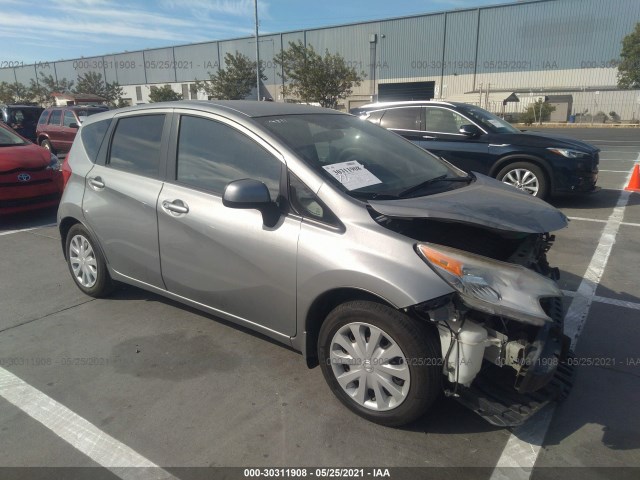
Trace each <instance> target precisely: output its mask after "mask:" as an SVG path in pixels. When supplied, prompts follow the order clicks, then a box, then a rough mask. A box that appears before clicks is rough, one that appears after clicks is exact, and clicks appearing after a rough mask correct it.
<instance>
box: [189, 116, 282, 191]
mask: <svg viewBox="0 0 640 480" xmlns="http://www.w3.org/2000/svg"><path fill="white" fill-rule="evenodd" d="M281 170H282V162H281V161H280V160H278V159H277V158H276V157H274V156H273V155H271V154H270V153H269V152H267V151H266V150H265V149H264V148H262V147H261V146H260V145H258V144H257V143H256V142H254V141H253V140H252V139H251V138H249V137H247V136H246V135H244V134H243V133H241V132H239V131H237V130H235V129H233V128H231V127H229V126H227V125H224V124H222V123H219V122H216V121H213V120H208V119H206V118H198V117H189V116H183V117H182V119H181V120H180V137H179V139H178V171H177V180H178V182H180V183H184V184H186V185H190V186H193V187H196V188H201V189H203V190H208V191H210V192H213V193H218V194H222V192H223V191H224V187H225V186H226V185H227V184H228V183H229V182H232V181H234V180H240V179H243V178H253V179H254V180H259V181H261V182H263V183H264V184H265V185H266V186H267V188H268V189H269V194H270V195H271V200H276V199H277V198H278V197H279V194H280V174H281Z"/></svg>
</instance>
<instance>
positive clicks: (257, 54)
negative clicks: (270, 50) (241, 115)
mask: <svg viewBox="0 0 640 480" xmlns="http://www.w3.org/2000/svg"><path fill="white" fill-rule="evenodd" d="M253 5H254V8H255V14H256V96H257V97H258V101H260V38H259V37H258V0H253Z"/></svg>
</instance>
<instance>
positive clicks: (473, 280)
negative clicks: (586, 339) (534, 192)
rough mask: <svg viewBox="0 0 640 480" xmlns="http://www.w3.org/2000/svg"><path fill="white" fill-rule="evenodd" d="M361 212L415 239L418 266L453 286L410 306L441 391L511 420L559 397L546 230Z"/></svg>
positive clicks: (561, 381) (555, 305) (489, 415)
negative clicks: (435, 359) (432, 352)
mask: <svg viewBox="0 0 640 480" xmlns="http://www.w3.org/2000/svg"><path fill="white" fill-rule="evenodd" d="M371 213H372V217H373V218H374V219H375V220H376V221H377V222H378V223H379V224H380V225H382V226H384V227H385V228H388V229H390V230H393V231H395V232H397V233H400V234H402V235H405V236H407V237H410V238H412V239H414V240H416V241H417V242H420V243H419V244H418V245H417V249H418V250H420V249H421V250H422V256H423V259H425V261H426V263H427V264H429V265H430V266H431V267H432V269H434V271H436V273H438V274H439V275H440V276H441V277H442V278H443V279H444V280H445V281H447V283H449V284H450V285H452V287H454V288H455V289H456V290H458V291H457V292H456V293H452V294H450V295H447V296H444V297H441V298H438V299H434V300H431V301H429V302H425V303H423V304H419V305H416V306H414V307H413V308H412V312H411V313H412V314H413V315H415V316H416V317H417V318H419V319H421V320H423V321H425V322H429V323H430V324H433V325H435V327H436V328H437V331H438V334H439V337H440V343H441V348H442V360H443V375H444V376H445V382H444V385H445V394H447V395H449V396H452V397H454V398H456V399H457V400H458V401H460V402H461V403H463V404H465V405H466V406H468V407H470V408H471V409H473V410H474V411H476V413H478V414H480V415H481V416H483V417H484V418H485V419H486V420H488V421H489V422H491V423H493V424H495V425H500V426H514V425H519V424H521V423H522V422H524V420H526V418H528V417H529V416H530V415H532V414H533V413H535V412H536V411H537V410H539V409H540V408H542V407H543V406H544V405H545V404H546V403H548V402H549V401H552V400H556V399H560V398H563V397H564V396H566V394H567V393H568V390H569V389H570V385H571V382H572V375H573V372H572V369H571V368H570V367H569V366H568V365H566V359H567V357H568V356H569V355H570V352H569V346H570V342H569V339H568V337H566V336H565V335H564V333H563V309H562V303H561V297H562V293H561V292H560V290H559V289H558V287H557V285H556V284H555V281H556V280H558V278H559V271H558V269H556V268H551V267H550V266H549V264H548V262H547V258H546V253H547V251H548V250H549V248H551V246H552V244H553V241H554V236H553V235H549V234H548V233H521V232H514V231H508V230H497V229H493V228H488V227H484V226H479V225H470V224H464V223H460V222H455V221H454V222H452V221H442V220H436V219H433V218H402V217H389V216H386V215H380V214H378V213H377V212H374V211H372V212H371ZM419 253H420V252H419ZM469 253H470V254H471V255H469ZM488 259H491V260H488ZM496 260H497V261H498V262H494V261H496ZM503 262H504V263H503ZM485 264H486V265H485ZM506 264H509V265H506ZM509 269H511V270H513V271H512V272H511V273H510V275H507V274H504V273H503V272H504V271H507V270H509ZM534 272H535V273H534ZM509 297H512V301H511V304H510V305H506V302H507V300H509ZM501 304H505V305H503V306H501Z"/></svg>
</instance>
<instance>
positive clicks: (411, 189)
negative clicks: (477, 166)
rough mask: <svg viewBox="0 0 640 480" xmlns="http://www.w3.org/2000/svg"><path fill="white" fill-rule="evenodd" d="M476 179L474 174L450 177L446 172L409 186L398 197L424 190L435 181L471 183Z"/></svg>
mask: <svg viewBox="0 0 640 480" xmlns="http://www.w3.org/2000/svg"><path fill="white" fill-rule="evenodd" d="M474 179H475V177H474V176H472V175H467V176H466V177H448V176H447V175H446V174H445V175H440V176H439V177H435V178H431V179H429V180H426V181H424V182H422V183H419V184H417V185H414V186H413V187H409V188H407V189H405V190H402V191H401V192H400V193H398V197H399V198H402V197H406V196H407V195H409V194H411V193H414V192H417V191H418V190H422V189H423V188H424V187H426V186H428V185H431V184H433V183H438V182H466V183H470V182H472V181H473V180H474Z"/></svg>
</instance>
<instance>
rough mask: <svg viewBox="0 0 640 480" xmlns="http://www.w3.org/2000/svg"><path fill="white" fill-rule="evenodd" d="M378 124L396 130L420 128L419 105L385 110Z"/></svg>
mask: <svg viewBox="0 0 640 480" xmlns="http://www.w3.org/2000/svg"><path fill="white" fill-rule="evenodd" d="M380 126H382V127H384V128H392V129H398V130H420V107H413V108H392V109H391V110H387V111H386V112H385V114H384V116H383V117H382V120H381V121H380Z"/></svg>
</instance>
